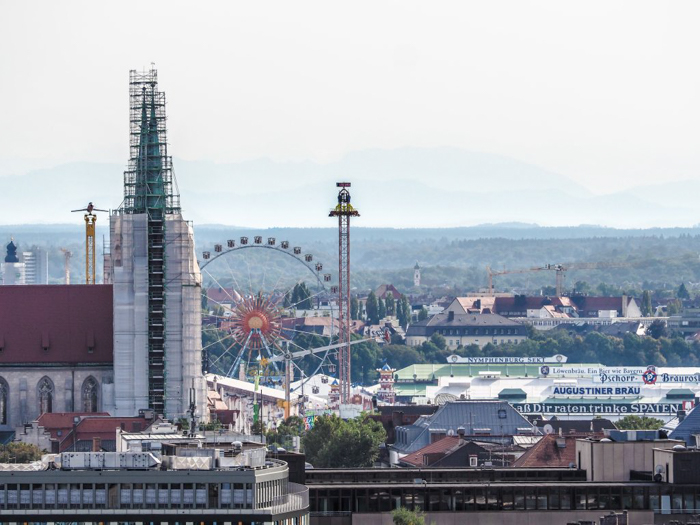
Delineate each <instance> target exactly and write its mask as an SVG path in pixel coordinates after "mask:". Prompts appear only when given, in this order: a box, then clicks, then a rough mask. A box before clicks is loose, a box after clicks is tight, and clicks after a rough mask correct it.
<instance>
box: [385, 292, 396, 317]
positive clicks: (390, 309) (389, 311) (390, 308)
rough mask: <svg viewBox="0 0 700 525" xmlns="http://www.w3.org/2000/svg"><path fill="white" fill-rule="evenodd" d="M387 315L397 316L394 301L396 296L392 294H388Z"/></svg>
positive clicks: (386, 301)
mask: <svg viewBox="0 0 700 525" xmlns="http://www.w3.org/2000/svg"><path fill="white" fill-rule="evenodd" d="M384 302H385V303H386V315H396V301H394V295H393V294H391V293H388V294H386V299H385V300H384Z"/></svg>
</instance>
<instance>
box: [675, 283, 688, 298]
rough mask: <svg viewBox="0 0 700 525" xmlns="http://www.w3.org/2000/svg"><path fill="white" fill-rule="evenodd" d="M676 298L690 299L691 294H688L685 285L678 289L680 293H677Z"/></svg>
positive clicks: (682, 284)
mask: <svg viewBox="0 0 700 525" xmlns="http://www.w3.org/2000/svg"><path fill="white" fill-rule="evenodd" d="M676 297H678V298H679V299H690V293H689V292H688V289H687V288H686V287H685V283H681V285H680V286H679V287H678V291H677V292H676Z"/></svg>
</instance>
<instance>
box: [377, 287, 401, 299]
mask: <svg viewBox="0 0 700 525" xmlns="http://www.w3.org/2000/svg"><path fill="white" fill-rule="evenodd" d="M374 294H375V295H376V296H377V297H378V298H379V299H386V296H387V295H389V294H391V295H392V296H393V297H394V299H401V292H399V291H398V290H397V289H396V287H395V286H394V285H393V284H382V285H381V286H380V287H379V288H377V291H375V292H374Z"/></svg>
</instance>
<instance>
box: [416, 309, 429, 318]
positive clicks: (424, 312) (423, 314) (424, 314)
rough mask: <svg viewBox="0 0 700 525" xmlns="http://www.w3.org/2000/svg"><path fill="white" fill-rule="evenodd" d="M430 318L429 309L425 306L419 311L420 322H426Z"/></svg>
mask: <svg viewBox="0 0 700 525" xmlns="http://www.w3.org/2000/svg"><path fill="white" fill-rule="evenodd" d="M427 318H428V309H427V308H426V307H425V306H424V307H423V308H421V309H420V310H419V311H418V320H419V321H425V320H426V319H427Z"/></svg>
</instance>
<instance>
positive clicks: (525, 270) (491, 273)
mask: <svg viewBox="0 0 700 525" xmlns="http://www.w3.org/2000/svg"><path fill="white" fill-rule="evenodd" d="M549 269H550V268H548V267H547V266H535V267H533V268H523V269H520V270H496V271H494V270H492V269H491V267H490V266H487V267H486V274H487V275H488V277H489V294H491V295H493V277H494V276H495V275H506V274H509V273H528V272H539V271H542V270H549Z"/></svg>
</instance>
